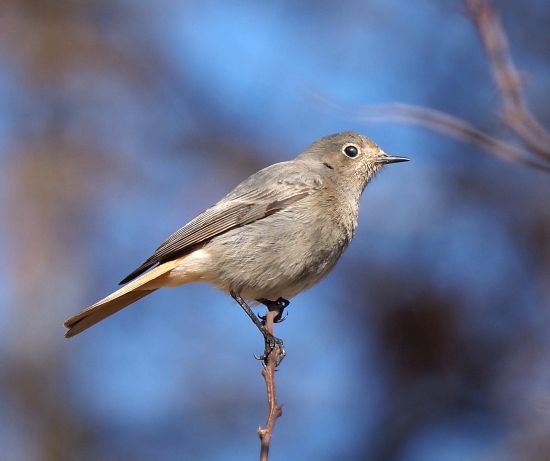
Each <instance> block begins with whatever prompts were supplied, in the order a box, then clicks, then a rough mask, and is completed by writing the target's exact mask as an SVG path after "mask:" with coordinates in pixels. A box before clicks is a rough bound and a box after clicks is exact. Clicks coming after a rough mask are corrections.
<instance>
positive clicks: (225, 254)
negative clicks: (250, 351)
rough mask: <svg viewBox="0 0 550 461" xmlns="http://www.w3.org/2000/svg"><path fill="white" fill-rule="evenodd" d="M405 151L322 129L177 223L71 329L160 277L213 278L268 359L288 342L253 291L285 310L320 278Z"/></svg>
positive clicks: (177, 280) (175, 281)
mask: <svg viewBox="0 0 550 461" xmlns="http://www.w3.org/2000/svg"><path fill="white" fill-rule="evenodd" d="M407 160H408V159H407V158H404V157H393V156H390V155H387V154H386V153H385V152H384V151H383V150H382V149H381V148H380V147H378V146H377V145H376V144H375V143H374V142H372V141H371V140H369V139H368V138H366V137H364V136H362V135H360V134H358V133H354V132H345V133H340V134H335V135H331V136H326V137H324V138H321V139H319V140H318V141H316V142H314V143H313V144H312V145H311V146H310V147H309V148H308V149H307V150H305V151H304V152H303V153H301V154H300V155H298V156H297V157H296V158H295V159H294V160H290V161H287V162H281V163H276V164H274V165H271V166H268V167H267V168H264V169H263V170H260V171H258V172H257V173H255V174H253V175H252V176H250V177H249V178H248V179H246V180H245V181H243V182H242V183H241V184H239V185H238V186H237V187H236V188H235V189H234V190H233V191H232V192H230V193H229V194H228V195H226V196H225V197H224V198H223V199H221V200H220V201H219V202H218V203H216V204H215V205H214V206H212V207H211V208H208V209H207V210H205V211H204V212H203V213H201V214H200V215H198V216H197V217H196V218H195V219H193V220H191V221H190V222H189V223H187V224H186V225H185V226H183V227H182V228H181V229H179V230H177V231H176V232H175V233H173V234H172V235H171V236H170V237H168V239H167V240H166V241H165V242H163V243H162V244H161V245H160V246H159V247H158V248H157V249H156V251H155V252H154V254H153V255H152V256H151V257H149V258H148V259H147V260H146V261H145V262H144V263H143V264H142V265H141V266H139V267H138V268H137V269H136V270H134V271H133V272H132V273H131V274H129V275H128V276H127V277H125V278H124V279H123V280H122V281H121V282H120V283H121V284H126V285H124V286H123V287H122V288H120V289H119V290H117V291H115V292H114V293H111V294H110V295H109V296H107V297H106V298H103V299H101V300H100V301H98V302H96V303H95V304H93V305H91V306H90V307H88V308H86V309H85V310H83V311H82V312H80V313H79V314H77V315H75V316H73V317H71V318H70V319H68V320H67V321H65V326H66V327H67V328H68V331H67V333H66V335H65V336H66V337H71V336H74V335H76V334H78V333H80V332H82V331H84V330H86V329H87V328H89V327H91V326H92V325H94V324H96V323H97V322H99V321H101V320H103V319H104V318H106V317H108V316H110V315H111V314H114V313H115V312H117V311H119V310H120V309H122V308H123V307H126V306H128V305H129V304H132V303H133V302H135V301H137V300H138V299H141V298H143V297H144V296H147V295H148V294H151V293H152V292H153V291H155V290H157V289H159V288H161V287H166V286H177V285H183V284H186V283H191V282H207V283H210V284H212V285H214V286H215V287H217V288H219V289H221V290H223V291H226V292H228V293H230V294H231V296H232V297H233V298H234V299H235V300H236V301H237V302H238V303H239V304H240V305H241V307H242V308H243V309H244V310H245V312H246V313H247V314H248V315H249V317H250V318H251V319H252V320H253V321H254V323H255V324H256V326H257V327H258V328H259V329H260V331H261V332H262V334H263V335H264V339H265V343H266V349H265V352H264V355H263V356H262V358H264V359H265V357H266V356H267V354H269V352H270V351H271V349H273V347H275V345H277V344H278V345H280V346H281V347H282V342H281V341H280V340H279V339H277V338H275V337H273V335H271V334H270V333H269V332H268V331H267V329H266V328H265V327H264V325H263V324H262V322H261V321H260V319H258V317H257V316H256V315H255V314H254V313H253V312H252V310H251V309H250V307H249V306H248V304H247V303H246V301H245V300H251V301H257V302H259V303H262V304H265V305H266V306H268V308H269V307H273V306H277V307H278V308H279V310H280V311H282V310H283V309H284V308H285V307H286V305H288V301H287V300H288V299H290V298H292V297H293V296H295V295H296V294H298V293H300V292H301V291H303V290H306V289H308V288H310V287H311V286H313V285H315V284H316V283H317V282H319V280H321V279H322V278H323V277H324V276H325V275H326V274H327V273H328V272H329V271H330V270H331V269H332V268H333V267H334V265H335V264H336V262H337V261H338V259H339V258H340V256H341V254H342V252H343V251H344V249H345V248H346V246H347V245H348V244H349V242H350V241H351V239H352V238H353V235H354V232H355V228H356V226H357V214H358V210H359V199H360V197H361V194H362V192H363V190H364V189H365V186H366V185H367V184H368V182H369V181H370V180H371V179H372V178H373V177H374V175H375V174H376V173H377V172H378V171H379V170H380V169H381V168H382V167H383V166H384V165H386V164H388V163H395V162H404V161H407ZM153 266H155V267H153ZM151 268H152V269H151ZM149 269H150V270H149ZM148 270H149V271H148ZM147 271H148V272H147Z"/></svg>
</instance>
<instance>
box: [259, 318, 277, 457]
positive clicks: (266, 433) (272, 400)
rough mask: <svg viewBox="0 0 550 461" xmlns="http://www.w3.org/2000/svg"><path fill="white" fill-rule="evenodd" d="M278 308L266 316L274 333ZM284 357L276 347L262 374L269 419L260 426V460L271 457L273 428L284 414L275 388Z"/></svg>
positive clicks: (267, 323)
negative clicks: (277, 369) (278, 367)
mask: <svg viewBox="0 0 550 461" xmlns="http://www.w3.org/2000/svg"><path fill="white" fill-rule="evenodd" d="M278 313H279V311H278V310H276V309H273V310H271V309H270V310H268V312H267V315H266V318H265V327H266V328H267V330H268V331H269V332H270V333H271V334H273V321H274V319H275V317H276V316H277V314H278ZM281 358H282V351H281V349H280V348H279V346H277V347H275V348H274V349H273V350H272V351H271V353H270V354H269V357H268V358H267V364H266V365H265V366H264V367H263V369H262V376H263V377H264V379H265V385H266V389H267V407H268V412H267V420H266V424H265V427H261V426H260V427H259V428H258V435H259V436H260V443H261V447H260V461H268V458H269V446H270V443H271V436H272V435H273V429H274V427H275V422H276V421H277V418H278V417H279V416H281V415H282V413H283V409H282V407H281V405H279V404H278V403H277V393H276V389H275V371H276V368H277V364H278V363H279V362H280V359H281Z"/></svg>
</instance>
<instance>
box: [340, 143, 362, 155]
mask: <svg viewBox="0 0 550 461" xmlns="http://www.w3.org/2000/svg"><path fill="white" fill-rule="evenodd" d="M342 152H344V155H346V156H347V157H349V158H355V157H357V156H358V155H359V149H357V146H354V145H353V144H348V145H347V146H345V147H344V148H343V149H342Z"/></svg>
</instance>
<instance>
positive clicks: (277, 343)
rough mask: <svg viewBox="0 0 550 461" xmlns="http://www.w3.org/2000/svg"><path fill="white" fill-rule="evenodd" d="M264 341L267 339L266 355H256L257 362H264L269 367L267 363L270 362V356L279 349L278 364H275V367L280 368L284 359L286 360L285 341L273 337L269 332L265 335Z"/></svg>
mask: <svg viewBox="0 0 550 461" xmlns="http://www.w3.org/2000/svg"><path fill="white" fill-rule="evenodd" d="M262 333H263V332H262ZM264 339H265V349H264V353H263V354H262V355H256V354H254V357H255V358H256V359H257V360H261V361H263V362H264V365H267V362H268V360H269V356H270V355H271V354H272V353H273V352H274V350H275V349H278V350H279V354H278V357H277V362H276V363H275V366H276V367H278V366H279V364H280V363H281V362H282V361H283V359H284V358H285V355H286V350H285V345H284V343H283V340H282V339H279V338H277V337H275V336H273V335H272V334H271V333H269V332H265V333H264Z"/></svg>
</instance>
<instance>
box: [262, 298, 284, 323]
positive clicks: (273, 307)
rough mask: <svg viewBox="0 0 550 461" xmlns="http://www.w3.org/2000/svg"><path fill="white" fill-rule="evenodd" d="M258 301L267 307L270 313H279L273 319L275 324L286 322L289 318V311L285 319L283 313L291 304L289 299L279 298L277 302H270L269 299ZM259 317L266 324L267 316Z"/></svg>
mask: <svg viewBox="0 0 550 461" xmlns="http://www.w3.org/2000/svg"><path fill="white" fill-rule="evenodd" d="M256 301H258V302H259V303H262V304H263V305H264V306H265V307H267V310H268V311H277V315H276V316H275V318H274V319H273V322H274V323H281V322H284V321H285V320H286V318H287V317H288V311H287V312H286V313H285V315H284V317H283V312H284V311H285V309H286V308H287V307H288V305H289V304H290V301H289V300H288V299H285V298H279V299H278V300H277V301H270V300H269V299H265V298H262V299H257V300H256ZM258 317H260V319H261V320H262V323H264V322H265V315H258Z"/></svg>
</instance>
